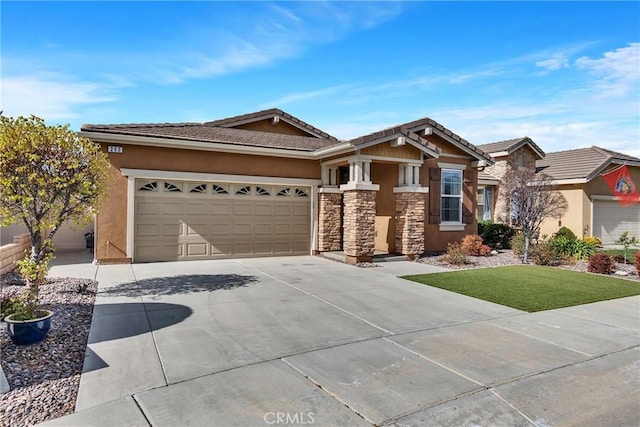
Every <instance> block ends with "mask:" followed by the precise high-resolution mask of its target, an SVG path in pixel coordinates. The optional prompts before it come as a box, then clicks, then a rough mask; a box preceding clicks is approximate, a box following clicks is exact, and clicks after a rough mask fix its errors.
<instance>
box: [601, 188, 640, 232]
mask: <svg viewBox="0 0 640 427" xmlns="http://www.w3.org/2000/svg"><path fill="white" fill-rule="evenodd" d="M617 200H618V198H617V197H614V196H600V195H594V196H591V224H590V227H591V234H592V235H594V236H597V237H600V238H601V239H602V241H603V243H604V244H613V243H614V242H613V241H607V240H605V239H604V238H603V236H602V235H600V232H599V231H597V230H596V227H597V226H598V225H599V224H597V223H596V204H598V202H600V203H602V202H609V203H613V202H615V203H617ZM614 207H616V208H618V209H634V210H636V211H638V213H639V214H640V206H639V205H635V206H628V207H626V208H623V207H620V206H618V205H614ZM638 224H640V215H639V217H638V220H637V223H636V225H635V227H634V226H633V225H632V226H631V231H632V233H633V232H634V231H635V230H640V225H638ZM622 231H623V230H620V233H621V232H622ZM636 233H638V232H636ZM634 234H635V233H634ZM612 237H616V236H612Z"/></svg>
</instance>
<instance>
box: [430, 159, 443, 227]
mask: <svg viewBox="0 0 640 427" xmlns="http://www.w3.org/2000/svg"><path fill="white" fill-rule="evenodd" d="M429 224H440V168H429Z"/></svg>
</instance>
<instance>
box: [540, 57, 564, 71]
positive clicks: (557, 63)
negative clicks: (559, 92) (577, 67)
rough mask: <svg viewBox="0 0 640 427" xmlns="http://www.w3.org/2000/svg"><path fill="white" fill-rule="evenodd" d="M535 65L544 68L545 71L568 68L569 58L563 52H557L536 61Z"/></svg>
mask: <svg viewBox="0 0 640 427" xmlns="http://www.w3.org/2000/svg"><path fill="white" fill-rule="evenodd" d="M536 67H540V68H544V69H545V70H547V71H556V70H560V69H563V68H569V59H568V58H567V57H566V56H565V55H564V54H562V53H557V54H555V55H553V56H552V57H551V58H549V59H545V60H544V61H538V62H536Z"/></svg>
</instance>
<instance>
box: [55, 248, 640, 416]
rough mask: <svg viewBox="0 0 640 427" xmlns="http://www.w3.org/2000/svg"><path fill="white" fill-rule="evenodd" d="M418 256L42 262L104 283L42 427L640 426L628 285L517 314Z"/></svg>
mask: <svg viewBox="0 0 640 427" xmlns="http://www.w3.org/2000/svg"><path fill="white" fill-rule="evenodd" d="M416 264H417V263H410V262H393V263H391V262H390V263H387V264H385V265H384V266H383V267H377V268H357V267H353V266H348V265H344V264H340V263H337V262H334V261H329V260H325V259H322V258H319V257H281V258H259V259H246V260H221V261H197V262H182V263H180V262H176V263H155V264H135V265H115V266H99V267H97V266H93V265H90V264H88V265H82V266H78V265H73V264H68V265H66V266H65V265H60V266H54V267H53V268H52V274H54V275H59V276H64V275H67V273H69V274H71V273H74V275H83V276H82V277H90V276H91V274H93V277H95V278H96V280H98V281H99V283H100V286H99V293H98V296H97V298H96V306H95V309H94V316H93V321H92V326H91V333H90V336H89V345H88V348H87V356H86V360H85V366H84V373H83V375H82V378H81V382H80V392H79V395H78V400H77V408H76V409H77V410H78V412H77V413H76V414H73V415H70V416H67V417H63V418H60V419H57V420H53V421H50V422H48V423H45V425H83V426H84V425H100V426H106V425H149V424H151V425H158V426H164V425H166V426H175V425H187V424H189V425H243V426H244V425H269V424H273V423H274V422H275V421H277V420H278V417H282V420H283V421H289V422H288V423H289V424H311V423H313V424H316V425H370V424H376V425H383V424H395V425H425V424H426V425H461V424H477V425H527V426H531V425H567V424H580V425H602V424H603V423H606V424H609V425H612V424H614V425H638V424H640V406H639V405H638V399H640V396H639V394H638V390H639V389H640V376H639V374H640V363H639V360H640V355H639V351H640V333H639V332H640V298H639V297H630V298H624V299H619V300H612V301H604V302H600V303H595V304H589V305H583V306H577V307H571V308H566V309H559V310H551V311H547V312H539V313H531V314H529V313H524V312H521V311H518V310H514V309H511V308H508V307H503V306H500V305H496V304H492V303H489V302H484V301H480V300H476V299H473V298H470V297H466V296H463V295H459V294H455V293H451V292H448V291H444V290H441V289H436V288H431V287H428V286H424V285H420V284H417V283H413V282H408V281H405V280H402V279H398V278H396V277H394V276H395V275H397V274H419V273H420V272H422V271H417V270H412V271H408V269H409V268H414V267H415V268H416V269H417V268H419V267H422V265H418V266H416ZM387 265H389V266H391V265H393V266H392V267H390V268H389V269H388V270H385V271H382V269H384V268H387ZM403 265H404V268H403ZM410 265H411V266H413V267H411V266H410ZM426 267H429V266H426ZM379 273H387V274H379ZM287 417H288V418H287ZM272 418H273V419H272Z"/></svg>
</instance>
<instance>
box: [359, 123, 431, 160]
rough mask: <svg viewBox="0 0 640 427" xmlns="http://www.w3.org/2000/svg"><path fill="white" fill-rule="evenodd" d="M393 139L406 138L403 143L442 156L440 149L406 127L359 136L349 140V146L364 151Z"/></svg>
mask: <svg viewBox="0 0 640 427" xmlns="http://www.w3.org/2000/svg"><path fill="white" fill-rule="evenodd" d="M393 138H404V139H403V140H402V143H405V142H408V143H409V144H410V145H413V146H414V147H416V148H417V149H419V150H420V151H423V152H426V153H427V154H429V155H431V156H433V157H438V156H440V149H439V148H438V147H436V145H435V144H433V143H431V142H429V141H427V140H425V139H424V138H421V137H420V136H419V135H418V134H417V133H415V132H410V131H409V130H408V129H407V128H406V127H404V126H396V127H392V128H388V129H383V130H381V131H377V132H372V133H370V134H368V135H363V136H359V137H357V138H354V139H351V140H349V141H348V142H349V144H351V145H353V146H354V147H355V148H356V149H362V148H364V147H367V146H370V145H375V144H377V143H379V142H384V141H389V140H391V139H393Z"/></svg>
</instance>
